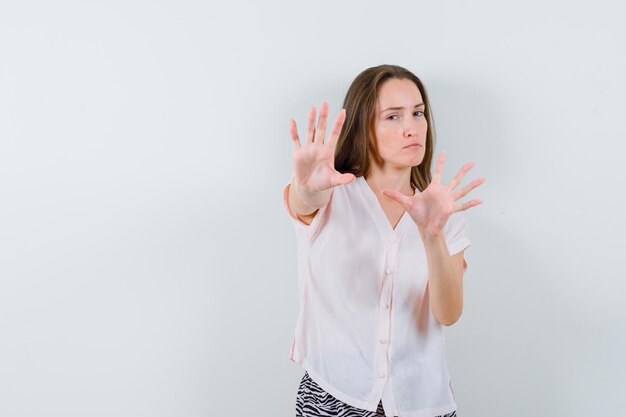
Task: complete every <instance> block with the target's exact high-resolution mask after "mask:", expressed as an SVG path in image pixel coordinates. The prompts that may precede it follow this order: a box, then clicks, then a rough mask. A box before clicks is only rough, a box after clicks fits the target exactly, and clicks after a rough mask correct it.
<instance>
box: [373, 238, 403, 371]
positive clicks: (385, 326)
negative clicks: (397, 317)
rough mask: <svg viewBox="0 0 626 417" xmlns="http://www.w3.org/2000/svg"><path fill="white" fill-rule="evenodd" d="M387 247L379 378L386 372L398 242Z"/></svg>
mask: <svg viewBox="0 0 626 417" xmlns="http://www.w3.org/2000/svg"><path fill="white" fill-rule="evenodd" d="M388 242H389V244H388V247H387V253H386V256H385V268H384V271H383V272H384V277H383V285H382V291H381V294H380V305H381V307H382V308H381V309H380V317H379V329H380V335H379V336H380V337H379V342H380V345H381V347H380V350H379V352H380V359H379V372H378V377H379V378H385V377H386V376H387V370H388V360H387V358H388V351H389V346H390V345H389V342H390V341H389V331H390V328H391V308H390V307H391V296H392V288H393V277H394V267H395V264H396V259H397V255H398V246H397V244H398V240H397V239H396V238H391V239H389V241H388Z"/></svg>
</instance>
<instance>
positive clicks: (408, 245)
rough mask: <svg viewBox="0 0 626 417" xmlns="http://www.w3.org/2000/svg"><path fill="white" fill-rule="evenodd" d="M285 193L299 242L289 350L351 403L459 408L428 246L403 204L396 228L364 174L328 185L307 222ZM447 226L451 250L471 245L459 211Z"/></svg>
mask: <svg viewBox="0 0 626 417" xmlns="http://www.w3.org/2000/svg"><path fill="white" fill-rule="evenodd" d="M415 192H416V193H419V190H417V189H416V190H415ZM283 199H284V205H285V207H286V209H287V212H288V214H289V216H290V218H291V219H292V220H293V224H294V226H295V229H296V237H297V245H298V301H299V313H298V318H297V320H296V328H295V333H294V337H293V341H292V344H291V351H290V354H289V359H290V360H291V361H293V362H295V363H297V364H299V365H301V366H302V367H303V368H304V369H305V370H306V371H307V372H308V373H309V375H310V377H311V378H312V379H313V380H314V381H315V382H316V383H317V384H318V385H319V386H320V387H321V388H322V389H324V390H325V391H326V392H328V393H329V394H331V395H332V396H333V397H335V398H337V399H338V400H340V401H343V402H345V403H347V404H349V405H352V406H354V407H358V408H361V409H365V410H369V411H375V410H376V408H377V406H378V402H379V401H380V400H381V399H382V402H383V407H384V409H385V412H386V414H387V416H400V417H434V416H439V415H443V414H447V413H451V412H452V411H454V410H456V409H457V406H456V403H455V399H454V393H453V392H452V383H451V381H450V375H449V373H448V367H447V363H446V356H445V341H444V335H443V326H442V325H441V324H439V322H437V321H436V320H435V318H434V316H433V314H432V311H431V308H430V304H429V297H428V285H427V284H428V266H427V258H426V252H425V249H424V246H423V243H422V240H421V236H420V234H419V231H418V229H417V226H416V225H415V223H414V222H413V220H412V219H411V217H410V216H409V214H408V213H406V212H405V213H404V214H403V216H402V217H401V219H400V221H399V222H398V224H397V226H396V228H395V229H393V228H392V227H391V224H390V223H389V221H388V219H387V216H386V215H385V212H384V211H383V209H382V207H381V205H380V203H379V202H378V199H377V198H376V195H375V194H374V192H373V191H372V190H371V188H370V187H369V185H368V184H367V182H366V181H365V178H364V177H357V178H356V180H354V181H353V182H351V183H349V184H345V185H340V186H337V187H335V188H333V191H332V194H331V198H330V201H329V202H328V204H327V205H326V206H325V207H323V208H321V209H320V210H319V212H318V213H317V215H316V216H315V217H314V219H313V221H312V222H311V224H310V225H307V224H305V223H303V222H302V221H300V220H299V219H298V218H297V217H296V216H295V215H294V213H292V212H291V211H290V209H289V184H287V186H286V187H285V189H284V192H283ZM444 233H445V239H446V243H447V246H448V251H449V252H450V255H454V254H456V253H458V252H460V251H462V250H463V249H465V248H467V247H468V246H469V245H470V241H469V239H468V238H467V236H466V233H465V217H464V216H463V215H462V214H461V212H456V213H454V214H452V215H451V216H450V217H449V218H448V221H447V223H446V225H445V227H444ZM464 268H467V263H465V264H464Z"/></svg>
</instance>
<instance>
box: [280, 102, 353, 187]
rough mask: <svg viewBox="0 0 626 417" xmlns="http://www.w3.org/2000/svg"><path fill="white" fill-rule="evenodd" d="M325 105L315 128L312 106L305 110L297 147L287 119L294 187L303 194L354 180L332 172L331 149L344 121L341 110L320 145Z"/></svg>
mask: <svg viewBox="0 0 626 417" xmlns="http://www.w3.org/2000/svg"><path fill="white" fill-rule="evenodd" d="M327 118H328V103H327V102H326V101H324V102H322V105H321V106H320V118H319V122H318V125H317V129H316V128H315V126H314V125H315V106H313V107H311V110H310V111H309V120H308V126H307V135H306V140H305V142H304V144H303V145H301V144H300V138H299V137H298V129H297V126H296V122H295V120H293V119H291V125H290V131H291V139H292V143H293V153H292V160H293V172H294V180H295V183H296V184H297V186H298V187H299V188H300V189H301V190H303V191H305V192H317V191H323V190H327V189H329V188H332V187H334V186H337V185H340V184H345V183H348V182H350V181H352V180H354V179H355V176H354V175H353V174H342V173H340V172H338V171H337V170H335V146H336V144H337V139H338V138H339V134H340V132H341V128H342V126H343V122H344V121H345V118H346V112H345V110H342V111H341V112H339V114H338V115H337V118H336V119H335V123H334V125H333V129H332V132H331V135H330V138H329V139H328V140H327V141H326V142H324V136H325V135H326V120H327Z"/></svg>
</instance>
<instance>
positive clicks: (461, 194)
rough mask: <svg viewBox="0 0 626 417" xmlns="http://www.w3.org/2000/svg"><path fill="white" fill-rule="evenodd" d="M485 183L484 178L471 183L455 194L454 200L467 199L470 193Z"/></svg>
mask: <svg viewBox="0 0 626 417" xmlns="http://www.w3.org/2000/svg"><path fill="white" fill-rule="evenodd" d="M484 182H485V179H484V178H478V179H477V180H474V181H472V182H470V183H469V184H468V185H466V186H465V187H463V188H462V189H461V190H459V191H457V192H456V193H454V200H458V199H459V198H463V197H465V196H466V195H467V194H468V193H469V192H470V191H472V190H473V189H474V188H476V187H478V186H479V185H482V184H483V183H484Z"/></svg>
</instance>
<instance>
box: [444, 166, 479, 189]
mask: <svg viewBox="0 0 626 417" xmlns="http://www.w3.org/2000/svg"><path fill="white" fill-rule="evenodd" d="M474 165H475V164H474V163H473V162H468V163H467V164H465V165H463V166H462V167H461V169H459V172H457V174H456V175H455V176H454V178H452V180H450V182H449V183H448V185H449V186H450V189H452V190H454V189H455V188H456V186H457V185H459V184H460V183H461V181H463V177H464V176H465V174H467V171H469V170H470V169H472V168H474Z"/></svg>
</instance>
